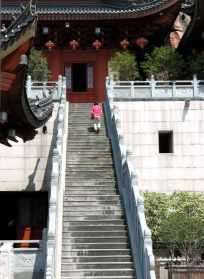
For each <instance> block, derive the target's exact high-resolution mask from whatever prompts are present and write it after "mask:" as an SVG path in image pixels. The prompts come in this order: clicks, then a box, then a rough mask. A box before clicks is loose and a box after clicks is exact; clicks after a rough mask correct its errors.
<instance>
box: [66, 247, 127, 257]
mask: <svg viewBox="0 0 204 279" xmlns="http://www.w3.org/2000/svg"><path fill="white" fill-rule="evenodd" d="M130 255H131V253H130V249H127V248H126V249H105V250H104V249H97V250H93V249H91V250H90V249H88V250H79V249H78V250H77V249H74V250H70V248H69V250H63V249H62V256H63V257H81V256H91V257H99V256H103V257H107V256H116V257H118V256H130Z"/></svg>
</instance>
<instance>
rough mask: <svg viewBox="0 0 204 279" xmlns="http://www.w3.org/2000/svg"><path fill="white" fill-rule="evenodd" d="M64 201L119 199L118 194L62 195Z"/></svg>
mask: <svg viewBox="0 0 204 279" xmlns="http://www.w3.org/2000/svg"><path fill="white" fill-rule="evenodd" d="M64 201H75V202H84V201H87V202H89V201H94V202H95V201H96V202H98V201H110V202H112V201H120V196H119V195H91V196H89V195H83V196H82V195H80V196H79V195H64Z"/></svg>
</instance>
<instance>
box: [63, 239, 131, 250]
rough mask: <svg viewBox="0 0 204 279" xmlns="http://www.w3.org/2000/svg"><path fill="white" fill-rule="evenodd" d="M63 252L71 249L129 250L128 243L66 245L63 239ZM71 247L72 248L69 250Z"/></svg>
mask: <svg viewBox="0 0 204 279" xmlns="http://www.w3.org/2000/svg"><path fill="white" fill-rule="evenodd" d="M62 247H63V250H65V251H66V249H67V250H69V249H94V250H95V249H103V250H105V249H128V248H129V244H128V243H69V244H68V243H66V242H65V241H64V239H63V244H62ZM69 247H70V248H69Z"/></svg>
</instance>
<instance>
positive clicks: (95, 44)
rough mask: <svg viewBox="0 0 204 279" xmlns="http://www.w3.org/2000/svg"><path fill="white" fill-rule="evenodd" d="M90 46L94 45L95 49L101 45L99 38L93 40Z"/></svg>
mask: <svg viewBox="0 0 204 279" xmlns="http://www.w3.org/2000/svg"><path fill="white" fill-rule="evenodd" d="M92 47H94V48H95V49H99V48H101V47H102V43H101V42H100V41H99V40H95V41H94V42H93V44H92Z"/></svg>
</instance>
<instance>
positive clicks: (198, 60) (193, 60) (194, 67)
mask: <svg viewBox="0 0 204 279" xmlns="http://www.w3.org/2000/svg"><path fill="white" fill-rule="evenodd" d="M188 64H189V67H188V69H189V78H192V75H193V74H196V75H197V77H198V79H204V51H202V52H201V53H199V54H194V55H193V56H191V57H190V58H189V60H188Z"/></svg>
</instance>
